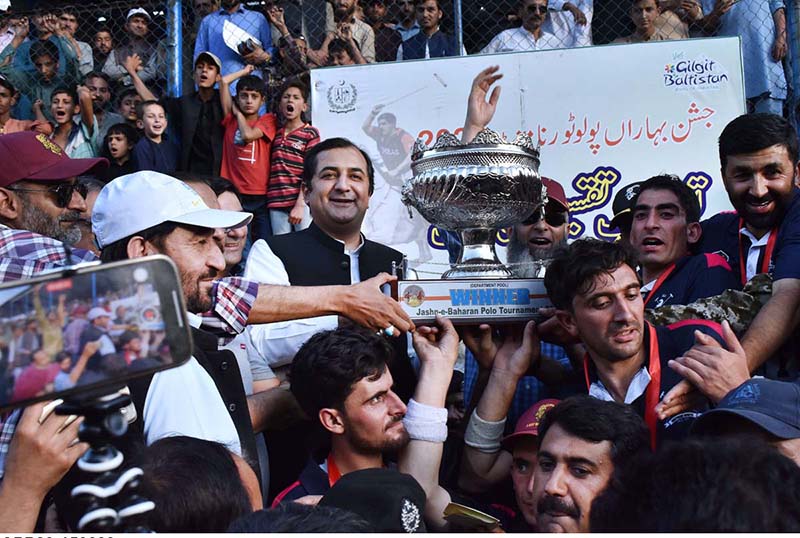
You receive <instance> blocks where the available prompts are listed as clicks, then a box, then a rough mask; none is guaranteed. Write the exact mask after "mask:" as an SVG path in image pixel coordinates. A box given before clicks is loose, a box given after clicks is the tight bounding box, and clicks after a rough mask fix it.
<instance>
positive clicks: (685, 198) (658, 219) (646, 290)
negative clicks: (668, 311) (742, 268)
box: [630, 175, 739, 308]
mask: <svg viewBox="0 0 800 538" xmlns="http://www.w3.org/2000/svg"><path fill="white" fill-rule="evenodd" d="M699 221H700V203H699V202H698V200H697V196H696V195H695V193H694V192H693V191H692V189H691V188H689V186H688V185H686V184H685V183H684V182H682V181H681V180H680V179H679V178H678V177H676V176H668V175H660V176H654V177H651V178H650V179H648V180H646V181H645V182H644V183H642V184H641V186H640V188H639V191H638V194H637V195H636V198H635V199H634V203H633V219H632V227H631V233H630V243H631V246H632V247H633V250H634V251H635V252H636V254H637V256H638V260H639V264H640V268H641V275H642V281H643V282H644V283H645V284H644V286H642V293H643V294H644V295H645V303H644V305H645V307H646V308H660V307H662V306H666V305H687V304H689V303H692V302H694V301H696V300H698V299H702V298H705V297H712V296H715V295H719V294H721V293H722V292H724V291H725V290H728V289H731V290H735V289H739V283H738V281H737V280H736V277H735V275H734V274H733V272H732V271H731V268H730V266H729V265H728V262H727V261H726V260H725V259H724V258H723V257H722V256H720V255H719V254H711V253H705V254H698V255H692V253H693V251H694V250H695V248H696V245H697V242H698V241H699V240H700V235H701V234H702V230H701V228H700V222H699Z"/></svg>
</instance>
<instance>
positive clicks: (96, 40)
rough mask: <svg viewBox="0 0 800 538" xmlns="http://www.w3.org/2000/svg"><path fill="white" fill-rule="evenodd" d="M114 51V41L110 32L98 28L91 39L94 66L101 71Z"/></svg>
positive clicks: (103, 28) (106, 29) (104, 28)
mask: <svg viewBox="0 0 800 538" xmlns="http://www.w3.org/2000/svg"><path fill="white" fill-rule="evenodd" d="M113 49H114V41H113V39H112V37H111V30H109V29H108V28H106V27H105V26H103V27H102V28H99V29H98V30H97V31H96V32H95V33H94V37H93V38H92V58H93V60H94V65H96V66H97V68H98V69H102V68H103V66H104V65H106V60H107V59H108V55H109V54H111V51H112V50H113Z"/></svg>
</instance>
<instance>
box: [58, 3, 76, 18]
mask: <svg viewBox="0 0 800 538" xmlns="http://www.w3.org/2000/svg"><path fill="white" fill-rule="evenodd" d="M56 15H57V16H59V17H60V16H61V15H74V16H75V18H76V19H77V18H78V9H77V8H76V7H75V6H72V5H66V6H62V7H60V8H58V11H56Z"/></svg>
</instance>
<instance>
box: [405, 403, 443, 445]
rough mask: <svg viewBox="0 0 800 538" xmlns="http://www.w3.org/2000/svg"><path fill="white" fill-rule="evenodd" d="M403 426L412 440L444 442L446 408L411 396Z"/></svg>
mask: <svg viewBox="0 0 800 538" xmlns="http://www.w3.org/2000/svg"><path fill="white" fill-rule="evenodd" d="M403 426H405V427H406V431H407V432H408V436H409V437H410V438H411V439H412V440H416V441H430V442H431V443H444V441H445V439H447V409H445V408H444V407H433V406H432V405H425V404H421V403H419V402H416V401H414V399H413V398H411V399H410V400H409V401H408V408H407V409H406V416H405V417H404V418H403Z"/></svg>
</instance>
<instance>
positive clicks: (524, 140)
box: [411, 127, 539, 161]
mask: <svg viewBox="0 0 800 538" xmlns="http://www.w3.org/2000/svg"><path fill="white" fill-rule="evenodd" d="M492 147H493V148H497V149H508V150H512V151H513V149H514V148H515V149H521V150H523V151H524V152H526V153H530V154H531V155H532V156H533V157H535V158H536V159H537V160H538V158H539V147H538V146H535V145H534V143H533V139H532V138H531V137H530V136H528V135H527V134H526V133H524V132H522V131H520V132H518V133H517V136H516V137H515V138H514V140H513V141H511V142H509V141H508V140H507V139H506V137H505V136H503V135H502V134H500V133H498V132H497V131H493V130H492V129H489V128H488V127H484V128H483V129H482V130H481V131H480V132H479V133H478V134H477V135H475V138H473V139H472V141H470V142H468V143H464V142H462V141H461V139H459V138H458V137H457V136H455V135H454V134H453V133H451V132H450V131H444V132H443V133H442V134H440V135H439V136H438V137H437V138H436V141H435V142H434V143H433V144H432V145H430V146H428V144H426V143H425V142H424V141H423V139H422V138H417V140H416V142H414V149H413V151H412V153H411V160H412V161H418V160H420V159H422V158H425V157H429V156H432V155H434V154H436V153H439V152H443V151H449V150H463V149H467V148H476V149H478V148H480V149H487V148H492Z"/></svg>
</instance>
